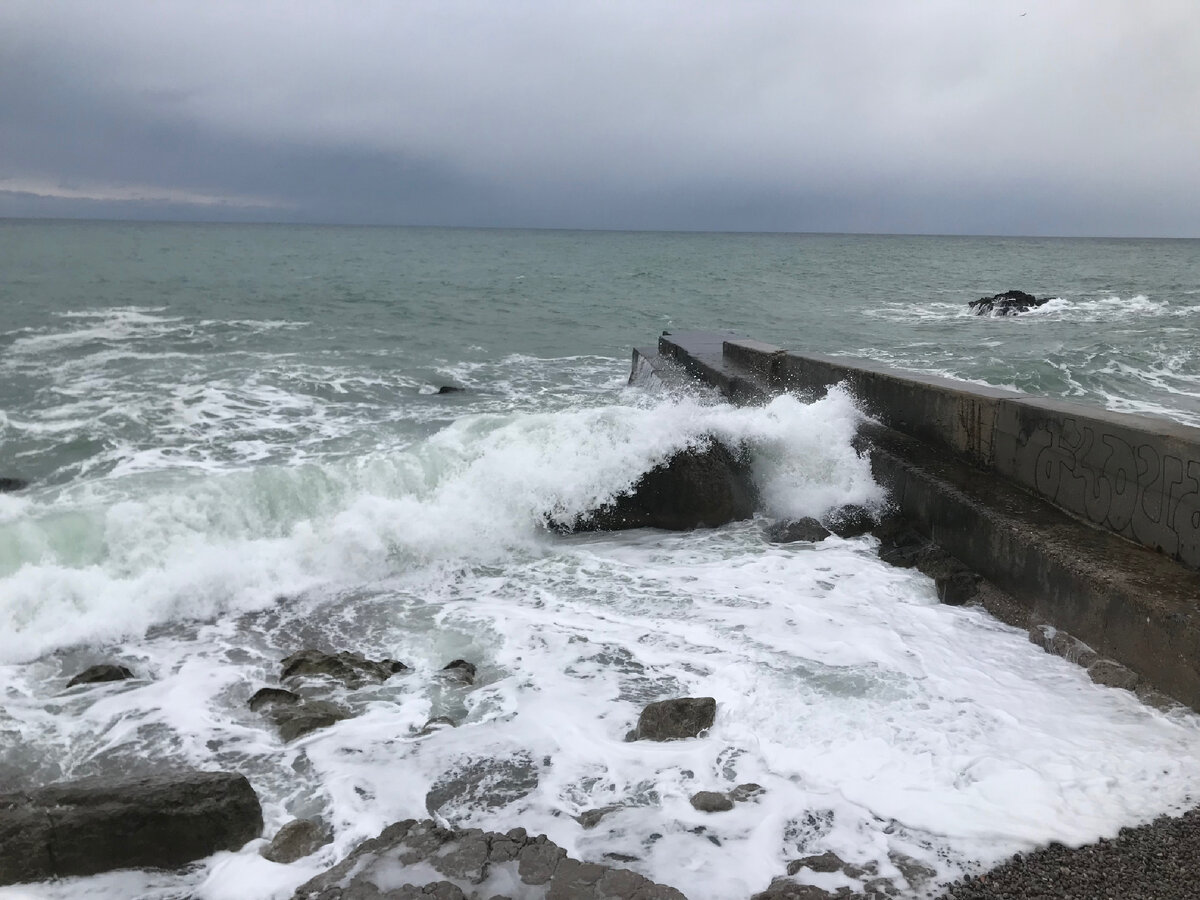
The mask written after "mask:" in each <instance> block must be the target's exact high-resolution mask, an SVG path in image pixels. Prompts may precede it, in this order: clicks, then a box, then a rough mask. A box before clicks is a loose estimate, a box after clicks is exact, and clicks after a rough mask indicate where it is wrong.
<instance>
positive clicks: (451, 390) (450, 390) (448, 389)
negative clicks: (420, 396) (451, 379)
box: [437, 384, 466, 396]
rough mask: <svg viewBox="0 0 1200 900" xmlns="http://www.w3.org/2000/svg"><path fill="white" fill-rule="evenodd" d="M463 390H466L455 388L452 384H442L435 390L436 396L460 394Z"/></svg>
mask: <svg viewBox="0 0 1200 900" xmlns="http://www.w3.org/2000/svg"><path fill="white" fill-rule="evenodd" d="M465 390H466V388H462V387H457V386H455V385H453V384H443V385H442V386H441V387H439V388H438V389H437V392H438V394H441V395H443V396H444V395H446V394H461V393H463V392H464V391H465Z"/></svg>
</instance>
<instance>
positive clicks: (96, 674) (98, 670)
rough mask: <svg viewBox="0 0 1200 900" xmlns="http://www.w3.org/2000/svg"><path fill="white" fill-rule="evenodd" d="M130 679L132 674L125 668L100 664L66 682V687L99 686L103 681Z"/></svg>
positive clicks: (111, 664) (112, 664)
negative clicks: (78, 685) (80, 685)
mask: <svg viewBox="0 0 1200 900" xmlns="http://www.w3.org/2000/svg"><path fill="white" fill-rule="evenodd" d="M132 677H133V673H132V672H131V671H129V669H127V668H125V666H118V665H116V664H114V663H101V664H100V665H96V666H89V667H88V668H86V669H84V670H83V671H82V672H80V673H79V674H78V675H76V676H75V677H74V678H72V679H71V680H70V681H68V682H67V687H69V688H71V687H75V685H77V684H100V683H102V682H105V681H124V680H125V679H127V678H132Z"/></svg>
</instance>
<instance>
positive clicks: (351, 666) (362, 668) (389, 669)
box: [279, 649, 408, 688]
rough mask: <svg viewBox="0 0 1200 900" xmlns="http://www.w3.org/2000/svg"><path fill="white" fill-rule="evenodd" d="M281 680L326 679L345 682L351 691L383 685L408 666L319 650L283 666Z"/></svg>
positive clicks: (299, 655)
mask: <svg viewBox="0 0 1200 900" xmlns="http://www.w3.org/2000/svg"><path fill="white" fill-rule="evenodd" d="M281 665H282V666H283V668H282V670H281V671H280V673H279V679H280V681H285V680H287V679H289V678H305V677H307V678H312V677H325V678H332V679H334V680H336V681H340V682H342V684H344V685H346V687H348V688H357V687H362V686H363V685H364V684H366V683H368V682H371V681H374V682H377V683H382V682H384V681H387V680H388V679H389V678H391V677H392V676H393V675H395V674H396V673H397V672H403V671H405V670H406V669H407V668H408V666H406V665H405V664H404V663H402V662H399V661H397V660H394V659H381V660H371V659H367V658H365V657H363V656H360V655H359V654H357V653H350V652H348V651H346V650H343V651H341V652H340V653H322V652H321V651H320V650H311V649H310V650H301V651H299V652H298V653H293V654H292V655H291V656H289V657H288V658H287V659H285V660H284V661H283V662H282V664H281Z"/></svg>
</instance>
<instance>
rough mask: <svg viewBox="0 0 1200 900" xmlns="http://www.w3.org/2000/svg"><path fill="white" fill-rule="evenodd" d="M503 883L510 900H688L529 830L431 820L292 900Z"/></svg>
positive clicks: (413, 894)
mask: <svg viewBox="0 0 1200 900" xmlns="http://www.w3.org/2000/svg"><path fill="white" fill-rule="evenodd" d="M431 873H433V874H431ZM438 876H440V877H438ZM498 885H503V886H504V890H505V892H506V893H505V896H508V897H512V898H526V897H544V898H546V900H685V898H684V896H683V894H681V893H680V892H679V891H677V890H675V889H674V888H672V887H667V886H666V885H661V884H655V883H654V882H653V881H650V880H649V879H648V878H645V877H644V876H642V875H639V874H638V873H636V872H632V871H630V870H629V869H620V868H614V867H611V866H604V865H600V864H598V863H588V862H581V861H579V860H577V859H572V858H571V857H570V856H567V852H566V851H565V850H563V849H562V848H561V847H559V846H558V845H557V844H555V843H554V842H553V841H550V840H548V839H547V838H546V837H544V836H540V835H539V836H538V837H530V836H529V835H528V834H526V833H525V829H523V828H514V829H513V830H512V831H509V832H507V833H505V834H500V833H499V832H494V831H487V832H485V831H480V830H479V829H477V828H470V829H466V830H462V831H453V830H450V829H445V828H440V827H438V825H437V824H436V823H434V822H432V821H430V820H427V819H426V820H422V821H417V820H415V819H408V820H406V821H403V822H397V823H395V824H394V825H389V826H388V827H387V828H385V829H384V830H383V832H382V833H381V834H380V835H379V837H377V838H373V839H372V840H369V841H366V842H364V843H362V844H360V845H359V846H358V848H356V849H355V850H354V851H353V852H352V853H351V854H350V855H349V856H348V857H346V859H344V860H343V861H342V862H340V863H339V864H338V865H336V866H334V867H333V868H332V869H330V870H329V871H328V872H325V873H324V874H322V875H318V876H317V877H316V878H314V879H312V880H311V881H308V882H307V883H305V884H303V885H301V886H300V888H299V889H298V890H297V891H296V893H295V895H294V898H293V900H383V898H388V900H394V898H413V900H416V898H423V897H437V898H441V900H459V898H462V900H489V898H492V897H493V896H494V895H495V894H496V890H495V887H496V886H498Z"/></svg>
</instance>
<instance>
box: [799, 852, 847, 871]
mask: <svg viewBox="0 0 1200 900" xmlns="http://www.w3.org/2000/svg"><path fill="white" fill-rule="evenodd" d="M845 867H846V863H845V861H844V860H843V859H842V858H841V857H840V856H838V855H837V854H836V853H834V852H833V851H832V850H826V851H825V852H824V853H821V854H819V855H817V856H805V857H803V858H802V859H793V860H792V861H791V862H789V863H788V865H787V873H788V874H789V875H795V874H796V873H797V872H799V871H800V870H801V869H810V870H812V871H813V872H840V871H842V869H844V868H845Z"/></svg>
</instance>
